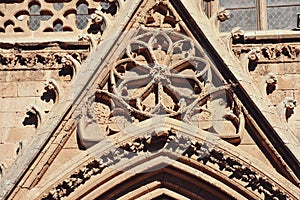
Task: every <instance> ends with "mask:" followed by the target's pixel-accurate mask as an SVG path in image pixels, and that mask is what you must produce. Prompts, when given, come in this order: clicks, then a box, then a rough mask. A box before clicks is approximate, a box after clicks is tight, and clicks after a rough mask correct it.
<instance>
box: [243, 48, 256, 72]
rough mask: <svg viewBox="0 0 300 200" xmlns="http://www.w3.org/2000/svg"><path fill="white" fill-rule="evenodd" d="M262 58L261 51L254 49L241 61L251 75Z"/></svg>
mask: <svg viewBox="0 0 300 200" xmlns="http://www.w3.org/2000/svg"><path fill="white" fill-rule="evenodd" d="M259 58H260V49H258V48H254V49H252V50H250V51H249V52H248V53H246V54H245V55H244V57H243V58H242V59H241V62H242V65H243V68H244V71H245V72H247V73H249V71H253V70H254V69H255V67H256V65H257V61H258V60H259Z"/></svg>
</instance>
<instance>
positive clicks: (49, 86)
mask: <svg viewBox="0 0 300 200" xmlns="http://www.w3.org/2000/svg"><path fill="white" fill-rule="evenodd" d="M45 90H46V92H44V93H43V96H42V97H41V99H42V100H46V101H47V102H48V101H50V99H52V100H53V103H55V102H58V100H59V88H58V85H57V83H56V81H55V80H53V79H50V80H49V81H47V82H45Z"/></svg>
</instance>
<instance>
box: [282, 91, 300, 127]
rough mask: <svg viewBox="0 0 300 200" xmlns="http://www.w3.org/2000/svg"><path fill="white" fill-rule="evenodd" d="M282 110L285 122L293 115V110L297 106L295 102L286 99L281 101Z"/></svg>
mask: <svg viewBox="0 0 300 200" xmlns="http://www.w3.org/2000/svg"><path fill="white" fill-rule="evenodd" d="M283 105H284V109H283V110H282V111H283V112H282V114H283V117H284V119H285V120H286V122H288V119H289V118H290V117H291V116H292V114H294V108H295V107H296V106H297V101H296V100H295V99H294V98H292V97H286V98H285V99H284V101H283Z"/></svg>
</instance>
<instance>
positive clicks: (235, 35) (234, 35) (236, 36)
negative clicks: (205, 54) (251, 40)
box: [222, 27, 244, 52]
mask: <svg viewBox="0 0 300 200" xmlns="http://www.w3.org/2000/svg"><path fill="white" fill-rule="evenodd" d="M222 39H223V40H224V42H225V44H227V49H228V50H229V51H230V52H232V44H233V43H235V44H236V43H241V42H242V41H243V40H244V31H243V30H241V27H234V28H233V29H232V30H231V33H230V34H226V36H223V38H222Z"/></svg>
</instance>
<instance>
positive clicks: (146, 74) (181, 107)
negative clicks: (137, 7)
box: [78, 28, 244, 147]
mask: <svg viewBox="0 0 300 200" xmlns="http://www.w3.org/2000/svg"><path fill="white" fill-rule="evenodd" d="M123 52H125V53H124V54H123V55H122V56H121V59H120V60H118V61H116V62H114V63H112V64H111V70H110V73H109V78H108V79H107V81H106V82H104V84H100V86H99V88H98V89H97V90H96V93H95V97H94V98H90V99H89V100H88V102H87V104H85V105H83V106H82V107H83V110H84V111H83V115H82V116H83V117H81V120H80V122H79V128H78V134H79V138H80V139H81V143H82V144H83V146H85V147H89V146H90V145H91V144H95V143H97V142H99V141H101V140H103V139H104V138H105V137H106V136H109V135H114V134H116V133H120V132H121V133H122V132H123V133H124V130H125V129H130V127H131V126H135V125H137V124H139V123H140V122H143V121H146V120H151V119H153V118H161V119H162V120H163V119H164V118H173V119H177V120H179V121H182V122H184V123H187V124H190V125H193V126H195V127H197V128H200V129H202V130H204V131H208V132H211V133H213V134H220V137H222V135H223V136H224V138H226V139H227V140H230V139H233V138H235V139H236V138H239V137H240V134H239V133H240V132H241V130H242V129H243V127H242V126H243V121H244V120H243V119H242V118H243V115H242V111H241V106H240V105H239V104H238V102H236V98H233V96H232V92H231V86H230V85H229V84H224V82H225V81H224V80H223V79H222V78H221V76H220V75H219V74H218V72H217V70H215V67H214V65H213V63H212V62H211V61H210V59H209V58H208V57H207V56H206V54H205V53H204V51H203V50H202V48H201V47H200V46H199V45H198V44H196V43H194V42H193V40H191V39H190V38H188V37H186V36H184V35H182V34H178V33H175V32H172V31H161V30H157V29H151V28H150V29H149V28H143V29H141V30H140V32H139V33H138V34H137V36H136V37H134V38H132V39H131V40H130V41H129V43H128V45H127V47H126V49H124V51H123ZM241 125H242V126H241ZM97 128H99V129H101V130H102V131H100V132H101V133H100V134H99V131H98V130H97ZM85 130H88V131H85ZM96 132H97V133H96ZM224 133H226V134H224ZM95 135H97V136H95ZM87 141H88V142H87ZM235 142H238V141H237V140H235ZM235 142H234V143H235Z"/></svg>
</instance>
